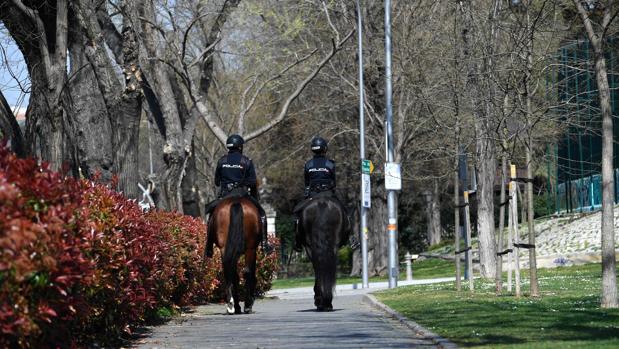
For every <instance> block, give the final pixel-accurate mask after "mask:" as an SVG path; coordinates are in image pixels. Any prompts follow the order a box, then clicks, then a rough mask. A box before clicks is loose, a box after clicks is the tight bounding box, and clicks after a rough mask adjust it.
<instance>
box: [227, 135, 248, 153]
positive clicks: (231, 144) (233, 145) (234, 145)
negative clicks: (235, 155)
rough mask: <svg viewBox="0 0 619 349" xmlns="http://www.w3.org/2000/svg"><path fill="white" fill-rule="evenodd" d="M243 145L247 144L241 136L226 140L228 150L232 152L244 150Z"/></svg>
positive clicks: (233, 136) (231, 136)
mask: <svg viewBox="0 0 619 349" xmlns="http://www.w3.org/2000/svg"><path fill="white" fill-rule="evenodd" d="M243 144H245V141H244V140H243V137H241V136H239V135H230V137H228V139H227V140H226V148H228V149H230V150H232V149H239V150H240V149H243Z"/></svg>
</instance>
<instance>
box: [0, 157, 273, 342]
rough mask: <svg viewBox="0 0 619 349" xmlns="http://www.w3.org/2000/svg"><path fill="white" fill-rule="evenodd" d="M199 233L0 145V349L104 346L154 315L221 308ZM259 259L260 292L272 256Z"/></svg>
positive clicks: (214, 265)
mask: <svg viewBox="0 0 619 349" xmlns="http://www.w3.org/2000/svg"><path fill="white" fill-rule="evenodd" d="M205 232H206V227H205V224H204V222H203V221H202V220H200V219H195V218H192V217H189V216H184V215H181V214H179V213H175V212H165V211H161V210H153V211H150V212H148V213H143V212H142V211H141V209H140V208H139V206H138V205H137V203H136V202H135V201H132V200H127V199H126V198H125V197H124V196H123V195H122V194H120V193H118V192H116V191H114V190H113V189H111V188H110V187H109V186H106V185H103V184H96V183H94V182H92V181H87V180H77V179H74V178H72V177H68V176H65V175H63V174H61V173H58V172H54V171H51V170H50V169H49V166H48V165H47V164H45V163H43V164H37V162H36V161H35V160H33V159H18V158H16V157H15V156H14V155H13V154H11V153H10V152H9V151H8V150H6V149H5V148H3V147H0V251H1V255H0V331H1V336H0V347H25V348H39V347H81V346H89V345H92V344H93V343H99V344H109V343H110V341H115V340H118V339H119V338H122V337H123V336H126V335H127V334H130V333H131V331H132V330H133V329H134V328H135V327H136V326H139V325H141V324H143V323H144V322H146V321H148V320H149V319H152V318H154V317H155V315H156V314H157V311H159V310H161V309H165V308H167V309H174V308H176V309H178V307H181V306H186V305H191V304H200V303H204V302H207V301H214V300H215V301H216V300H219V299H220V298H221V295H222V294H223V290H222V287H220V285H221V282H220V281H219V280H220V278H221V272H220V270H221V266H220V259H219V258H211V259H208V260H203V257H202V256H203V255H202V252H203V250H204V242H205V238H206V234H205ZM273 243H276V242H275V241H274V242H273ZM259 258H260V259H259V262H258V268H259V271H258V292H260V293H263V292H265V291H266V290H268V289H269V288H270V287H271V280H272V278H273V273H274V271H275V270H276V268H277V256H276V254H271V255H269V256H266V257H265V256H263V255H262V253H259ZM240 263H241V264H242V261H241V262H240ZM241 267H242V266H241Z"/></svg>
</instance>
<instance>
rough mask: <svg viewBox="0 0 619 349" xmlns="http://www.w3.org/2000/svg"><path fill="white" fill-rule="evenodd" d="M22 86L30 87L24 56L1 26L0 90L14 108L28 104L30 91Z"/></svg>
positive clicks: (24, 106)
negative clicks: (26, 91)
mask: <svg viewBox="0 0 619 349" xmlns="http://www.w3.org/2000/svg"><path fill="white" fill-rule="evenodd" d="M20 85H21V87H20ZM22 88H23V89H25V90H28V89H29V88H30V82H29V80H28V70H27V69H26V64H25V62H24V57H23V56H22V54H21V52H20V51H19V49H18V48H17V46H16V45H15V42H14V41H13V39H11V38H10V37H9V35H8V34H7V32H6V30H5V29H4V28H1V27H0V90H1V91H2V94H4V97H5V98H6V100H7V101H8V102H9V105H10V106H11V107H12V108H15V107H21V108H23V109H25V108H26V107H27V106H28V97H29V93H26V94H24V92H23V91H22ZM13 111H15V109H14V110H13Z"/></svg>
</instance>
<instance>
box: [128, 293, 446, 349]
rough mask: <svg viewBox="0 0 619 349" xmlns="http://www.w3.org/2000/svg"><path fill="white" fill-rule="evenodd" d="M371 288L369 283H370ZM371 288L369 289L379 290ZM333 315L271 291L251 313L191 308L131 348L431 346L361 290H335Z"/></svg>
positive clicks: (309, 300)
mask: <svg viewBox="0 0 619 349" xmlns="http://www.w3.org/2000/svg"><path fill="white" fill-rule="evenodd" d="M371 286H372V285H371ZM380 286H382V285H374V288H371V289H370V290H371V291H374V290H376V289H380V288H381V287H380ZM336 292H337V294H336V297H335V298H334V300H333V306H334V308H335V309H334V311H332V312H317V311H315V308H314V305H313V292H311V291H310V290H308V289H288V290H276V291H273V292H271V293H270V294H269V297H267V298H265V299H262V300H258V301H257V302H256V304H255V305H254V311H255V313H253V314H249V315H225V314H224V313H225V308H224V305H219V304H217V305H206V306H200V307H196V308H195V309H194V311H193V312H192V313H187V314H183V315H182V316H181V317H180V318H178V319H176V320H172V321H170V322H168V323H167V324H165V325H162V326H155V327H152V328H150V329H148V331H147V334H146V336H145V337H144V338H142V339H140V340H138V341H137V342H136V345H135V347H136V348H160V349H163V348H252V349H253V348H338V349H341V348H436V346H435V345H434V344H433V342H432V340H431V339H430V338H423V337H420V336H419V335H418V334H415V333H413V331H411V330H410V329H409V328H407V327H405V326H403V325H401V324H400V323H399V322H397V321H395V320H393V319H392V318H391V317H389V316H387V315H386V314H385V313H384V312H382V311H380V310H377V309H375V308H374V307H372V306H370V305H369V304H367V303H366V302H364V301H363V295H364V294H365V293H367V292H368V290H367V289H354V288H352V287H349V285H346V286H344V285H343V286H340V288H339V289H338V290H337V291H336Z"/></svg>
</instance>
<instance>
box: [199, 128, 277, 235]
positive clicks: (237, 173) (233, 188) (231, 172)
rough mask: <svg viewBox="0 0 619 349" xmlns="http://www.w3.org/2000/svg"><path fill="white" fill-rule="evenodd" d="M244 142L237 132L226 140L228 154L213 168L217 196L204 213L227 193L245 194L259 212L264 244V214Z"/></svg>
mask: <svg viewBox="0 0 619 349" xmlns="http://www.w3.org/2000/svg"><path fill="white" fill-rule="evenodd" d="M244 144H245V141H244V140H243V137H241V136H239V135H237V134H233V135H231V136H230V137H228V139H227V140H226V148H228V154H226V155H224V156H222V157H221V158H220V159H219V161H218V162H217V168H216V169H215V185H216V186H218V187H219V193H218V198H217V199H216V200H215V201H213V202H211V203H209V204H208V205H207V207H206V214H207V215H209V214H211V213H212V211H213V209H215V207H216V206H217V204H218V203H219V202H220V201H221V199H222V198H225V197H227V196H229V195H245V196H247V197H248V198H249V199H250V200H251V201H252V202H253V204H254V205H256V207H257V208H258V211H259V212H260V222H261V225H262V236H263V238H262V241H263V244H265V245H266V238H267V236H266V234H267V226H266V214H265V212H264V209H263V208H262V206H261V205H260V203H259V202H258V200H259V194H258V185H257V180H256V169H255V168H254V163H253V162H252V161H251V159H250V158H248V157H247V156H245V155H243V145H244Z"/></svg>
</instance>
